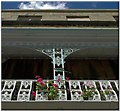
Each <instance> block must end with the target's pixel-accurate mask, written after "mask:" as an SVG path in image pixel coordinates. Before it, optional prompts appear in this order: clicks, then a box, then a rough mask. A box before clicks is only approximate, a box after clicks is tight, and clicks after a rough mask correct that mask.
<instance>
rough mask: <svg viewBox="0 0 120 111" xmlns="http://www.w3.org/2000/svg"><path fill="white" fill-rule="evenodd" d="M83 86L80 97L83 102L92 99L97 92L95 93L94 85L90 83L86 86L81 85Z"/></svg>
mask: <svg viewBox="0 0 120 111" xmlns="http://www.w3.org/2000/svg"><path fill="white" fill-rule="evenodd" d="M82 86H84V89H83V92H82V94H81V96H82V97H83V99H84V100H89V99H90V98H92V97H93V96H94V95H95V94H97V91H95V89H96V88H95V87H94V84H93V83H91V82H87V83H86V84H83V85H82Z"/></svg>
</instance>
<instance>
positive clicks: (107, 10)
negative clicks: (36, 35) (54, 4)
mask: <svg viewBox="0 0 120 111" xmlns="http://www.w3.org/2000/svg"><path fill="white" fill-rule="evenodd" d="M29 11H30V12H31V11H32V12H39V11H40V12H118V11H119V10H118V9H53V10H52V9H51V10H49V9H47V10H46V9H40V10H36V9H33V10H31V9H28V10H21V9H4V10H2V12H29Z"/></svg>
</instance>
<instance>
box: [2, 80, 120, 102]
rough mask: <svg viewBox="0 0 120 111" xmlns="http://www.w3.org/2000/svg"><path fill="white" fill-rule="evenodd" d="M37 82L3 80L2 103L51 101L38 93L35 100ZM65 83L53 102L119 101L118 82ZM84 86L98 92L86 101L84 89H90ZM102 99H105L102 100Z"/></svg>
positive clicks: (84, 81)
mask: <svg viewBox="0 0 120 111" xmlns="http://www.w3.org/2000/svg"><path fill="white" fill-rule="evenodd" d="M44 81H49V80H44ZM35 82H36V80H2V85H3V88H2V92H1V93H2V94H1V97H2V101H50V100H49V99H48V97H47V95H46V94H44V93H43V92H38V91H36V97H35V98H34V99H33V97H32V91H33V90H34V89H35ZM64 82H65V83H66V84H65V87H63V88H59V97H58V98H56V99H55V100H53V101H99V102H100V101H108V102H111V101H118V94H119V89H118V81H117V80H67V81H64ZM55 83H57V81H55ZM57 84H58V85H60V84H61V83H57ZM84 84H86V85H87V84H91V85H92V86H94V87H95V91H96V92H97V93H96V94H95V95H94V96H93V97H92V98H90V99H88V100H84V99H83V97H82V93H83V87H84V88H85V89H87V88H88V87H87V86H84ZM101 92H102V93H101ZM109 93H110V94H109ZM14 96H16V99H15V98H14ZM102 97H104V98H103V99H102Z"/></svg>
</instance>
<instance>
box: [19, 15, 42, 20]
mask: <svg viewBox="0 0 120 111" xmlns="http://www.w3.org/2000/svg"><path fill="white" fill-rule="evenodd" d="M41 19H42V16H28V15H19V16H18V19H17V20H18V21H41Z"/></svg>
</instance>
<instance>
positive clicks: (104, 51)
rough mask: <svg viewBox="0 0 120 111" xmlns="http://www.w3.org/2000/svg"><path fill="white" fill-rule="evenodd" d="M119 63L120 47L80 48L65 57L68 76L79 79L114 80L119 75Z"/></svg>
mask: <svg viewBox="0 0 120 111" xmlns="http://www.w3.org/2000/svg"><path fill="white" fill-rule="evenodd" d="M118 64H119V63H118V49H115V48H85V49H80V50H78V51H76V52H74V53H72V54H70V55H69V56H68V57H67V58H66V59H65V70H66V76H70V78H71V79H77V80H105V79H106V80H114V79H117V78H118V76H119V67H118Z"/></svg>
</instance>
